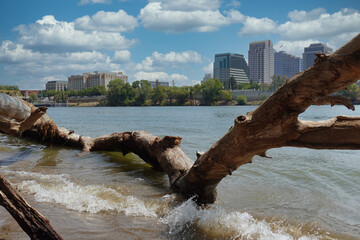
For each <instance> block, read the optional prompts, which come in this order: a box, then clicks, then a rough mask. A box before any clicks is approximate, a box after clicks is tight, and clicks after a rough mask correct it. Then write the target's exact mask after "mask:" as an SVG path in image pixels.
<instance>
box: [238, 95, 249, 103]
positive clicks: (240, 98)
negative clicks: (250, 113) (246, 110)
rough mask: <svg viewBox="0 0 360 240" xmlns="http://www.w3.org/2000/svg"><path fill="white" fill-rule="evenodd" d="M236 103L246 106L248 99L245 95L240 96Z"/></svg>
mask: <svg viewBox="0 0 360 240" xmlns="http://www.w3.org/2000/svg"><path fill="white" fill-rule="evenodd" d="M236 101H237V103H238V104H239V105H246V103H247V99H246V97H245V96H244V95H240V96H238V97H237V98H236Z"/></svg>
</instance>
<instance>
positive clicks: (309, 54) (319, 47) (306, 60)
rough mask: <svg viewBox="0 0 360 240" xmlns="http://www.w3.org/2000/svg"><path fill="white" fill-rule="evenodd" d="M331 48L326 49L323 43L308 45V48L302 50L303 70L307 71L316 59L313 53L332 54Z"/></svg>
mask: <svg viewBox="0 0 360 240" xmlns="http://www.w3.org/2000/svg"><path fill="white" fill-rule="evenodd" d="M332 51H333V50H332V48H330V47H328V46H327V45H326V44H323V43H313V44H310V46H309V47H306V48H304V53H303V70H306V69H308V68H309V67H311V66H312V65H313V64H314V60H315V58H316V56H315V53H325V54H330V53H332Z"/></svg>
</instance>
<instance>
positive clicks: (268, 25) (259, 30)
mask: <svg viewBox="0 0 360 240" xmlns="http://www.w3.org/2000/svg"><path fill="white" fill-rule="evenodd" d="M243 24H244V26H243V28H242V29H241V31H240V32H239V35H240V36H252V35H259V34H267V33H272V32H274V31H276V22H274V21H273V20H271V19H269V18H255V17H246V18H245V20H244V21H243Z"/></svg>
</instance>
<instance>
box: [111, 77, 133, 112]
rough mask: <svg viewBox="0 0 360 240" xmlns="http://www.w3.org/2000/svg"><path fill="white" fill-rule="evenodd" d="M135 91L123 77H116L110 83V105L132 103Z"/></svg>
mask: <svg viewBox="0 0 360 240" xmlns="http://www.w3.org/2000/svg"><path fill="white" fill-rule="evenodd" d="M134 97H135V91H134V89H133V88H132V87H131V85H130V84H129V83H125V82H124V81H123V80H122V79H114V80H112V81H110V83H109V90H108V91H107V94H106V98H107V102H108V105H110V106H126V105H131V104H132V103H133V101H134Z"/></svg>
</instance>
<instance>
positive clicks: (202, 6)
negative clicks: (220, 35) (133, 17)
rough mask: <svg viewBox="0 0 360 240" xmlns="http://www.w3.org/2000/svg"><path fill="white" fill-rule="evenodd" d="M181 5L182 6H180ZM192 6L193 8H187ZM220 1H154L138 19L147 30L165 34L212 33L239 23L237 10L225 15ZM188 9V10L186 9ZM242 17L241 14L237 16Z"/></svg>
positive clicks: (144, 9) (141, 11) (143, 10)
mask: <svg viewBox="0 0 360 240" xmlns="http://www.w3.org/2000/svg"><path fill="white" fill-rule="evenodd" d="M179 3H181V4H179ZM184 4H190V5H192V6H193V7H192V8H191V9H188V7H186V6H187V5H184ZM218 5H219V2H218V1H214V0H213V1H209V2H208V1H204V0H197V1H190V0H186V1H185V0H181V1H179V2H177V1H170V0H169V1H152V2H150V3H149V4H147V5H146V6H145V7H144V8H143V9H141V10H140V14H139V16H138V18H139V19H140V21H141V23H142V24H143V25H144V27H145V28H148V29H151V30H156V31H165V32H177V33H180V32H211V31H215V30H218V29H219V28H220V27H222V26H224V25H229V24H231V23H234V22H238V18H233V17H232V16H235V14H234V13H235V10H233V11H232V12H231V14H229V13H225V14H226V15H223V14H222V13H220V11H219V10H218V9H217V8H218ZM185 8H186V9H185ZM239 15H241V14H240V13H238V14H237V16H239Z"/></svg>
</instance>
